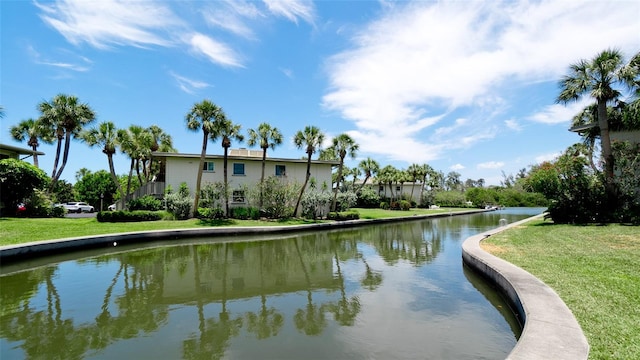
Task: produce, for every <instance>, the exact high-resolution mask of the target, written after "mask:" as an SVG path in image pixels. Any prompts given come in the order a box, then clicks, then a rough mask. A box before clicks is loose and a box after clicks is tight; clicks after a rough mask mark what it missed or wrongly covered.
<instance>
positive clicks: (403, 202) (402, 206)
mask: <svg viewBox="0 0 640 360" xmlns="http://www.w3.org/2000/svg"><path fill="white" fill-rule="evenodd" d="M399 206H400V210H404V211H409V210H411V203H410V202H409V201H407V200H400V204H399Z"/></svg>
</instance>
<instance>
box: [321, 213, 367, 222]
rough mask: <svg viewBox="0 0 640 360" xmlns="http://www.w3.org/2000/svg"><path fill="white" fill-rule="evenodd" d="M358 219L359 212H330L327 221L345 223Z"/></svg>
mask: <svg viewBox="0 0 640 360" xmlns="http://www.w3.org/2000/svg"><path fill="white" fill-rule="evenodd" d="M358 219H360V214H359V213H358V212H357V211H344V212H330V213H329V214H328V215H327V220H335V221H345V220H358Z"/></svg>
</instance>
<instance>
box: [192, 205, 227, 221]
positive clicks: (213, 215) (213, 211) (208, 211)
mask: <svg viewBox="0 0 640 360" xmlns="http://www.w3.org/2000/svg"><path fill="white" fill-rule="evenodd" d="M198 219H201V220H202V219H206V220H217V219H224V210H222V208H219V207H218V208H209V207H205V208H202V207H199V208H198Z"/></svg>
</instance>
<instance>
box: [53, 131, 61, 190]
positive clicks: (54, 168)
mask: <svg viewBox="0 0 640 360" xmlns="http://www.w3.org/2000/svg"><path fill="white" fill-rule="evenodd" d="M61 149H62V136H58V145H57V146H56V158H55V159H54V160H53V171H51V179H52V180H51V183H52V184H53V183H55V181H54V180H53V178H54V177H55V175H56V171H57V170H58V162H59V161H60V150H61Z"/></svg>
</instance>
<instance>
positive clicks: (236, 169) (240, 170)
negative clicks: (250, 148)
mask: <svg viewBox="0 0 640 360" xmlns="http://www.w3.org/2000/svg"><path fill="white" fill-rule="evenodd" d="M233 175H244V164H241V163H233Z"/></svg>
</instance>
